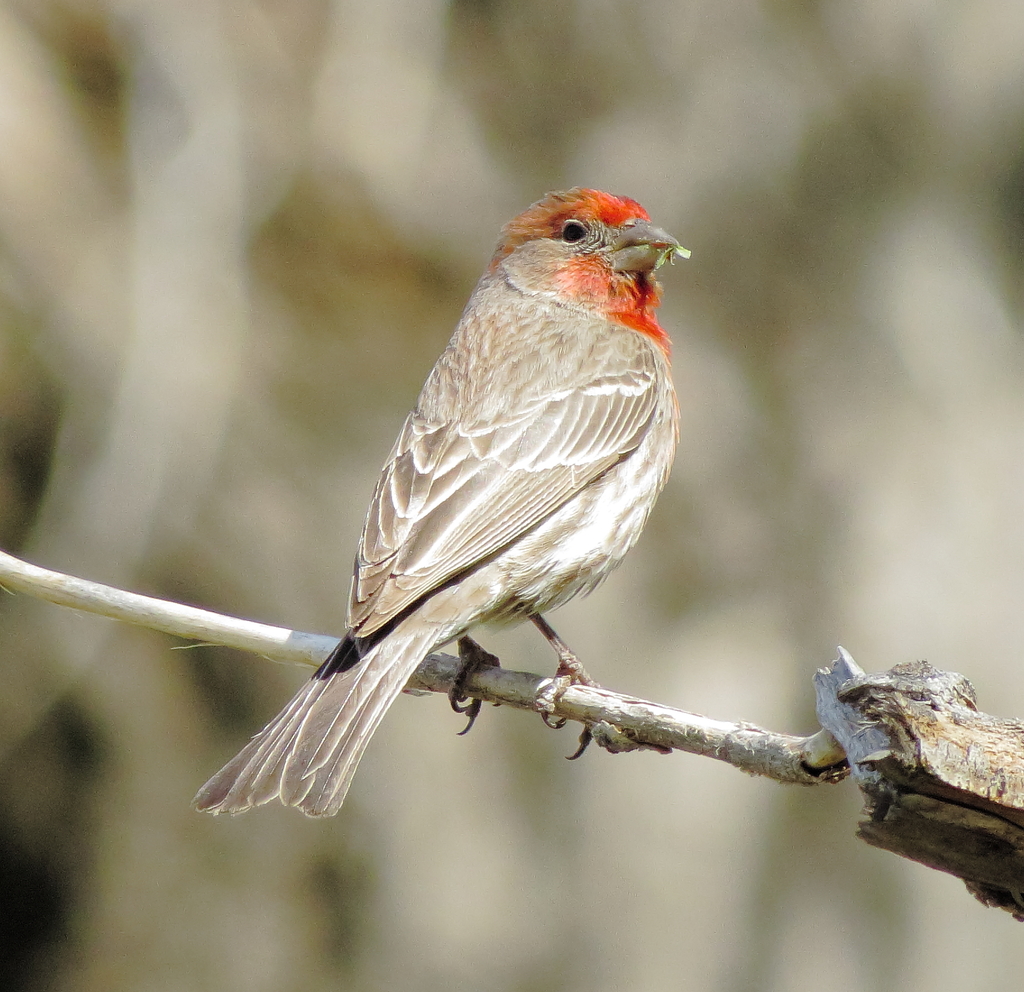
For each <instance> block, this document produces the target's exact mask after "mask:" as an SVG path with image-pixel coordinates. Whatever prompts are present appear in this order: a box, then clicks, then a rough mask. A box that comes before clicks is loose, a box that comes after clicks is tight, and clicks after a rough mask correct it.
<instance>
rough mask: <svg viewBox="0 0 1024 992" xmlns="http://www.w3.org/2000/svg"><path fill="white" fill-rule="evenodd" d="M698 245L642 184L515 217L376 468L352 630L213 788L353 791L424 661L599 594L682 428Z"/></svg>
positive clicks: (325, 794) (229, 804) (238, 799)
mask: <svg viewBox="0 0 1024 992" xmlns="http://www.w3.org/2000/svg"><path fill="white" fill-rule="evenodd" d="M675 257H689V252H688V251H687V250H686V249H685V248H682V247H681V246H680V245H679V243H678V242H677V241H676V239H675V238H673V237H672V236H671V235H669V234H667V233H666V232H665V231H663V230H662V229H660V228H658V227H655V226H654V224H653V223H652V221H651V218H650V216H649V214H648V213H647V211H646V210H645V209H644V208H643V207H642V206H641V205H640V204H639V203H638V202H637V201H635V200H633V199H631V198H629V197H626V196H617V195H613V194H611V193H606V192H603V191H601V190H596V189H586V188H581V187H576V188H573V189H570V190H566V191H559V192H552V193H548V194H547V195H546V196H544V197H543V198H542V199H540V200H538V201H537V202H536V203H534V204H532V205H531V206H530V207H529V208H528V209H526V210H525V211H524V212H523V213H521V214H519V215H518V216H517V217H515V218H513V219H512V220H511V221H509V222H508V223H507V224H506V225H505V226H504V227H503V228H502V230H501V235H500V238H499V240H498V244H497V247H496V248H495V251H494V255H493V257H492V258H491V261H490V263H489V265H488V266H487V268H486V270H485V271H484V274H483V276H482V277H481V278H480V281H479V283H478V284H477V286H476V288H475V289H474V291H473V293H472V295H471V296H470V299H469V301H468V303H467V305H466V308H465V310H464V312H463V314H462V317H461V318H460V320H459V322H458V324H457V326H456V328H455V331H454V333H453V335H452V338H451V340H450V341H449V343H448V345H447V347H446V348H445V350H444V352H443V353H442V355H441V356H440V358H439V359H438V361H437V363H436V364H435V365H434V368H433V369H432V371H431V372H430V374H429V376H428V377H427V380H426V382H425V384H424V386H423V389H422V391H421V393H420V395H419V398H418V400H417V402H416V405H415V407H414V409H413V410H412V412H411V413H410V414H409V416H408V417H407V419H406V420H405V423H404V425H403V426H402V428H401V431H400V432H399V435H398V439H397V440H396V442H395V444H394V447H393V448H392V450H391V453H390V455H389V456H388V458H387V461H386V462H385V464H384V467H383V469H382V470H381V474H380V478H379V480H378V482H377V486H376V489H375V490H374V493H373V497H372V499H371V500H370V505H369V508H368V510H367V513H366V519H365V523H364V525H363V530H362V536H361V538H360V541H359V546H358V550H357V553H356V558H355V565H354V574H353V578H352V585H351V593H350V601H349V607H348V618H347V621H348V622H347V627H348V629H347V633H346V634H345V636H344V637H343V638H342V639H341V640H340V641H339V643H338V645H337V647H336V648H335V649H334V650H333V651H332V652H331V654H330V655H329V656H328V657H327V658H326V660H325V661H324V662H323V664H322V665H321V666H320V667H319V668H318V669H317V671H316V673H315V674H314V675H313V676H312V678H310V679H309V680H308V681H307V682H306V683H305V685H303V687H302V688H301V689H300V690H299V691H298V693H296V695H295V696H294V697H293V698H292V700H291V701H290V702H289V703H288V705H287V706H285V708H284V709H283V710H282V711H281V712H280V713H279V714H278V715H277V716H276V717H275V718H274V719H273V720H271V721H270V723H269V724H267V726H266V727H265V728H264V729H263V730H262V731H260V732H259V733H258V734H257V735H256V736H255V737H254V738H252V740H250V742H249V743H248V744H247V745H246V746H245V747H244V748H243V749H242V750H241V752H239V754H238V755H236V756H235V757H234V758H233V759H232V760H231V761H230V762H229V763H228V764H227V765H225V766H224V767H223V768H222V769H221V770H220V771H219V772H217V774H215V775H214V776H213V777H212V778H211V779H210V780H209V781H208V782H207V783H206V784H205V785H204V786H203V787H202V788H201V789H200V791H199V793H198V794H197V796H196V798H195V800H194V802H193V806H194V807H195V808H196V809H198V810H202V811H208V812H211V813H224V812H227V813H241V812H244V811H245V810H248V809H251V808H253V807H255V806H260V805H262V804H264V803H268V802H272V801H275V800H277V801H280V802H281V803H283V804H284V805H286V806H292V807H296V808H297V809H299V810H301V811H302V812H303V813H305V814H306V815H308V816H313V817H317V816H327V815H332V814H334V813H336V812H337V811H338V809H339V808H340V806H341V804H342V802H343V800H344V798H345V796H346V793H347V792H348V789H349V786H350V784H351V782H352V777H353V775H354V774H355V771H356V766H357V765H358V763H359V760H360V758H361V756H362V754H363V752H364V750H365V748H366V746H367V743H368V742H369V740H370V737H371V735H372V734H373V732H374V731H375V730H376V728H377V726H378V725H379V724H380V721H381V720H382V718H383V717H384V714H385V712H386V711H387V709H388V708H389V707H390V706H391V704H392V703H393V702H394V700H395V699H396V698H397V696H398V694H399V693H400V692H401V691H402V689H403V688H404V687H405V685H406V682H407V681H408V679H409V678H410V676H411V675H412V674H413V672H414V671H415V670H416V668H417V667H418V666H419V664H420V663H421V662H422V660H423V659H424V658H425V657H426V656H427V655H428V654H429V653H430V652H432V651H434V650H436V649H437V648H439V647H441V646H443V645H445V644H447V643H449V642H451V641H454V640H456V639H459V638H463V637H464V636H465V635H467V632H468V631H469V630H470V629H471V628H474V627H475V626H477V625H479V624H507V623H514V622H520V621H526V620H531V621H533V622H534V624H535V625H536V626H537V627H538V628H539V629H540V630H541V632H542V633H543V634H545V636H546V637H548V639H549V640H550V641H551V642H552V644H553V645H554V646H555V648H556V650H557V651H558V652H559V657H560V665H559V673H560V674H562V675H565V674H568V677H569V679H570V680H586V677H585V676H582V675H578V674H577V671H576V670H575V669H574V668H573V665H572V661H573V656H572V655H571V653H570V652H569V651H568V649H567V648H566V647H565V645H564V643H563V642H562V641H561V640H560V639H559V638H558V637H557V635H556V634H555V633H554V631H553V630H552V628H551V627H550V625H549V624H548V623H547V621H546V620H545V619H544V616H543V614H544V613H546V612H548V611H549V610H551V609H553V608H555V607H557V606H560V605H562V604H564V603H565V602H567V601H568V600H569V599H571V598H573V597H574V596H577V595H579V594H582V593H587V592H590V591H592V590H593V589H594V588H595V587H596V586H597V585H598V584H599V583H600V582H601V581H602V580H603V579H604V578H605V577H606V576H607V575H608V573H609V572H610V571H611V570H612V569H614V568H615V567H616V566H617V565H618V564H619V563H620V562H621V561H622V559H623V557H624V556H625V554H626V553H627V552H628V551H629V550H630V548H631V547H632V546H633V545H634V544H635V543H636V541H637V539H638V537H639V536H640V533H641V531H642V529H643V527H644V525H645V523H646V521H647V518H648V515H649V514H650V512H651V509H652V507H653V506H654V502H655V500H656V498H657V496H658V494H659V493H660V491H661V490H662V488H663V486H664V485H665V482H666V480H667V478H668V475H669V471H670V469H671V466H672V461H673V458H674V456H675V451H676V447H677V444H678V440H679V408H678V401H677V399H676V394H675V391H674V388H673V384H672V375H671V368H670V340H669V337H668V335H667V333H666V332H665V331H664V329H663V328H662V327H661V325H660V324H659V323H658V320H657V316H656V314H655V310H656V309H657V307H658V305H659V303H660V302H661V287H660V284H659V282H658V280H657V278H656V275H655V270H656V269H658V268H659V267H660V266H661V265H662V264H663V263H664V262H665V261H668V260H674V258H675Z"/></svg>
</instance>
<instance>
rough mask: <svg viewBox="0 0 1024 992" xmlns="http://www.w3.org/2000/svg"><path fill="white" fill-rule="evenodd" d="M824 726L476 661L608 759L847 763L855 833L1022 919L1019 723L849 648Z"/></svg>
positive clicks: (801, 775) (113, 600) (432, 680)
mask: <svg viewBox="0 0 1024 992" xmlns="http://www.w3.org/2000/svg"><path fill="white" fill-rule="evenodd" d="M0 585H2V586H5V587H6V588H8V589H11V590H17V591H20V592H24V593H27V594H28V595H30V596H35V597H37V598H40V599H44V600H48V601H50V602H53V603H57V604H59V605H61V606H68V607H71V608H73V609H77V610H86V611H88V612H90V613H96V614H99V615H101V616H107V617H113V618H114V619H117V620H124V621H127V622H129V623H134V624H139V625H141V626H145V627H150V628H152V629H154V630H160V631H164V632H165V633H168V634H174V635H177V636H178V637H184V638H189V639H192V640H199V641H206V642H212V643H216V644H222V645H225V646H228V647H233V648H238V649H240V650H243V651H250V652H255V653H257V654H260V655H264V656H266V657H269V658H275V659H279V660H283V661H290V662H295V663H299V664H303V665H319V664H320V662H321V661H323V659H324V658H325V657H326V656H327V655H328V654H329V653H330V651H331V650H332V649H333V647H334V646H335V645H336V644H337V638H334V637H328V636H326V635H322V634H306V633H302V632H300V631H294V630H288V629H286V628H282V627H272V626H269V625H267V624H261V623H255V622H253V621H251V620H240V619H236V618H235V617H228V616H223V615H221V614H218V613H211V612H209V611H207V610H200V609H197V608H195V607H191V606H183V605H181V604H179V603H171V602H167V601H165V600H161V599H155V598H153V597H150V596H140V595H138V594H136V593H130V592H125V591H123V590H121V589H114V588H112V587H110V586H105V585H102V584H100V583H98V582H89V581H87V580H84V579H77V578H73V577H71V576H68V575H64V574H62V573H60V572H53V571H50V570H48V569H45V568H38V567H37V566H35V565H30V564H28V563H27V562H24V561H21V560H20V559H18V558H14V557H12V556H11V555H8V554H5V553H3V552H0ZM460 668H461V662H460V660H459V659H458V658H453V657H451V656H449V655H444V654H433V655H430V656H429V657H428V658H427V659H426V660H425V661H424V662H423V664H422V665H421V666H420V667H419V669H418V670H417V671H416V673H415V674H414V676H413V678H412V679H411V680H410V682H409V685H408V687H407V691H409V692H413V693H417V692H424V691H429V692H444V693H447V692H449V691H450V690H451V689H452V686H453V684H454V683H455V682H456V679H457V678H458V676H459V672H460ZM815 684H816V691H817V698H818V718H819V720H820V721H821V724H822V726H823V727H824V728H827V729H823V730H821V731H819V732H818V733H817V734H814V735H812V736H810V737H794V736H790V735H787V734H779V733H774V732H772V731H768V730H763V729H762V728H760V727H755V726H753V725H752V724H747V723H733V722H725V721H720V720H711V719H708V718H707V717H703V716H699V715H697V714H694V713H687V712H685V711H683V710H678V709H674V708H672V707H669V706H663V705H661V704H659V703H653V702H649V701H647V700H643V699H635V698H633V697H631V696H625V695H622V694H620V693H616V692H612V691H611V690H609V689H605V688H602V687H596V686H593V687H592V686H584V685H573V686H569V687H568V688H564V689H563V688H562V686H561V685H560V684H558V683H556V682H555V681H554V680H553V679H550V678H543V677H541V676H539V675H531V674H529V673H527V672H514V671H510V670H508V669H504V668H500V667H497V666H495V667H486V666H484V667H481V668H479V669H477V670H475V671H473V672H472V673H471V674H470V675H469V676H468V678H467V679H466V681H465V686H464V687H463V688H464V691H465V693H466V694H467V695H469V696H472V697H475V698H478V699H481V700H484V701H488V702H492V703H495V704H498V705H503V706H515V707H518V708H520V709H526V710H533V711H543V712H545V713H546V714H547V715H548V716H549V717H551V718H554V719H565V720H575V721H577V722H579V723H582V724H583V725H584V727H586V728H587V729H588V730H589V731H590V733H591V734H592V735H593V739H594V740H595V741H596V742H597V743H598V744H600V745H601V746H602V747H604V748H605V749H607V750H609V751H613V752H619V751H630V750H636V749H638V748H651V749H654V750H657V751H662V752H666V751H668V750H679V751H687V752H689V753H691V754H699V755H704V756H706V757H711V758H716V759H718V760H720V761H725V762H727V763H728V764H731V765H733V766H734V767H736V768H739V769H740V770H741V771H745V772H748V773H749V774H752V775H763V776H767V777H769V778H772V779H775V780H776V781H778V782H787V783H796V784H801V785H817V784H820V783H833V782H838V781H840V780H842V779H843V778H845V777H846V776H847V774H849V771H850V769H851V768H852V770H853V777H854V780H855V781H856V782H857V784H858V786H859V787H860V789H861V791H862V793H863V795H864V799H865V817H866V818H865V819H864V820H863V821H862V822H861V824H860V830H859V833H860V836H861V837H862V838H863V839H864V840H865V841H867V842H868V843H870V844H873V845H875V846H878V847H884V848H886V849H887V850H890V851H893V852H894V853H896V854H900V855H902V856H903V857H907V858H911V859H913V860H916V861H919V862H921V863H923V864H926V865H928V866H929V867H932V868H937V869H939V870H942V871H947V872H949V873H951V874H954V875H957V876H958V877H960V878H962V879H963V880H964V881H965V882H966V883H967V887H968V890H969V891H970V892H972V894H974V895H975V896H977V898H979V899H980V900H981V901H982V902H984V903H985V904H986V905H990V906H998V907H1000V908H1002V909H1005V910H1007V911H1008V912H1010V913H1012V914H1013V915H1014V916H1015V917H1016V918H1017V919H1022V920H1024V724H1022V723H1021V722H1019V721H1014V720H1002V719H999V718H997V717H991V716H988V715H986V714H984V713H979V712H978V711H977V707H976V702H975V696H974V690H973V688H972V687H971V685H970V683H969V682H967V680H966V679H964V678H963V677H962V676H958V675H952V674H950V673H946V672H938V671H936V670H935V669H932V668H931V667H930V666H927V665H923V664H917V665H909V666H907V665H903V666H896V668H894V669H892V671H891V672H886V673H883V674H881V675H873V676H867V675H865V674H864V672H863V671H861V669H860V668H858V667H857V665H856V664H855V663H854V661H853V659H852V658H851V657H850V656H849V655H848V654H847V653H846V652H845V651H844V650H843V649H842V648H840V649H839V658H838V659H837V661H836V662H835V663H834V664H833V665H832V668H831V669H827V670H822V671H820V672H819V673H818V675H817V676H816V678H815Z"/></svg>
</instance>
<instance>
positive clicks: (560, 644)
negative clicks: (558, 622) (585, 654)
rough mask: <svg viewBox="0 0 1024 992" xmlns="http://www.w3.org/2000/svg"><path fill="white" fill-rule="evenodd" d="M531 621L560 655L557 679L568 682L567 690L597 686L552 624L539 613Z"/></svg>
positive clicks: (556, 673)
mask: <svg viewBox="0 0 1024 992" xmlns="http://www.w3.org/2000/svg"><path fill="white" fill-rule="evenodd" d="M530 619H531V620H532V621H533V625H534V626H535V627H536V628H537V629H538V630H539V631H540V632H541V633H542V634H543V635H544V637H545V638H546V639H547V642H548V644H550V645H551V646H552V647H553V648H554V649H555V654H557V655H558V671H557V672H555V678H556V679H565V680H567V681H566V688H568V687H569V686H570V685H591V686H596V685H597V682H595V681H594V680H593V679H592V678H591V677H590V676H589V675H588V674H587V670H586V669H585V668H584V667H583V665H582V664H581V663H580V660H579V658H577V657H576V653H575V652H574V651H573V650H572V648H570V647H569V645H568V644H566V643H565V641H563V640H562V638H561V637H559V636H558V634H557V633H555V629H554V628H553V627H552V626H551V624H549V623H548V622H547V620H545V619H544V618H543V617H542V616H541V615H540V614H539V613H535V614H534V615H533V616H532V617H530Z"/></svg>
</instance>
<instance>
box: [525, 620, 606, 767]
mask: <svg viewBox="0 0 1024 992" xmlns="http://www.w3.org/2000/svg"><path fill="white" fill-rule="evenodd" d="M530 619H531V620H532V621H533V625H534V626H535V627H536V628H537V629H538V630H539V631H540V632H541V633H542V634H543V635H544V637H545V638H546V640H547V642H548V644H550V645H551V646H552V647H553V648H554V649H555V653H556V654H557V655H558V671H556V672H555V677H554V678H553V679H552V680H551V682H550V683H549V684H548V686H547V687H546V688H545V689H544V690H542V692H540V693H539V694H538V696H537V711H538V712H539V713H540V717H541V719H542V720H543V721H544V722H545V723H546V724H547V725H548V726H549V727H551V728H552V729H553V730H561V729H562V727H564V726H565V723H566V721H565V718H564V717H563V718H561V719H558V720H552V718H551V714H552V713H553V712H554V709H555V704H556V703H557V702H558V699H559V697H560V696H561V695H562V694H563V693H564V692H565V690H566V689H568V688H569V686H571V685H590V686H596V685H597V684H598V683H597V682H596V681H595V680H594V679H592V678H591V677H590V675H588V674H587V670H586V669H585V668H584V667H583V665H582V664H581V663H580V660H579V658H577V657H576V653H575V652H574V651H573V650H572V649H571V648H570V647H569V645H568V644H566V643H565V641H563V640H562V638H561V637H559V636H558V634H557V633H556V632H555V629H554V627H552V626H551V624H549V623H548V622H547V620H545V619H544V618H543V617H542V616H541V615H540V614H539V613H535V614H534V615H533V616H531V617H530ZM592 739H593V735H592V734H591V732H590V727H588V726H586V725H584V727H583V730H582V732H581V733H580V746H579V747H578V748H577V749H576V751H575V753H573V754H571V755H569V756H568V757H569V760H570V761H575V760H576V759H577V758H578V757H579V756H580V755H581V754H583V752H584V751H586V749H587V745H588V744H589V743H590V741H591V740H592Z"/></svg>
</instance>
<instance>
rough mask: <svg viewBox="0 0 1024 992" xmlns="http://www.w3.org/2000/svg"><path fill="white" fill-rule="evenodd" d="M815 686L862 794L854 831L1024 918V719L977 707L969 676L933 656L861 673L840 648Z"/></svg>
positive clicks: (826, 722)
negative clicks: (938, 664)
mask: <svg viewBox="0 0 1024 992" xmlns="http://www.w3.org/2000/svg"><path fill="white" fill-rule="evenodd" d="M815 686H816V690H817V695H818V719H819V720H820V721H821V723H822V726H824V727H825V728H826V729H828V730H829V731H831V732H832V734H833V735H834V736H835V737H836V739H837V740H838V741H839V742H840V743H841V744H842V745H843V747H844V748H845V749H846V753H847V757H848V759H849V762H850V768H851V773H852V777H853V779H854V781H856V782H857V784H858V786H859V787H860V789H861V792H862V794H863V796H864V800H865V810H864V812H865V819H864V820H863V821H862V822H861V824H860V827H859V831H858V833H859V835H860V836H861V837H862V838H863V839H864V840H865V841H867V843H869V844H872V845H874V846H875V847H880V848H884V849H885V850H888V851H893V852H894V853H896V854H899V855H902V856H903V857H905V858H911V859H913V860H914V861H919V862H921V863H922V864H925V865H928V866H929V867H931V868H936V869H938V870H940V871H946V872H949V873H950V874H952V875H956V876H957V877H959V878H962V879H963V880H964V882H965V883H966V884H967V888H968V890H969V891H970V892H971V893H972V894H974V895H975V896H976V897H977V898H978V899H980V900H981V901H982V902H984V903H985V904H986V905H989V906H998V907H1000V908H1002V909H1005V910H1006V911H1008V912H1010V913H1012V914H1013V916H1014V917H1016V918H1017V919H1018V920H1022V921H1024V722H1021V721H1020V720H1009V719H1003V718H1000V717H994V716H990V715H988V714H986V713H981V712H979V711H978V708H977V698H976V696H975V692H974V688H973V686H971V684H970V682H968V681H967V679H965V678H964V677H963V676H962V675H957V674H955V673H951V672H942V671H939V670H938V669H935V668H933V667H932V666H931V665H929V664H927V663H926V662H914V663H911V664H905V665H897V666H896V667H895V668H893V669H892V670H890V671H888V672H884V673H882V674H879V675H865V674H864V673H863V672H862V671H861V670H860V669H859V668H858V667H857V666H856V665H855V664H854V663H853V659H852V658H850V656H849V655H848V654H847V653H846V652H845V651H842V649H840V656H839V659H838V660H837V661H836V662H835V663H834V664H833V666H832V668H831V669H829V670H827V671H821V672H819V673H818V675H817V676H816V678H815Z"/></svg>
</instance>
